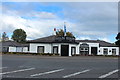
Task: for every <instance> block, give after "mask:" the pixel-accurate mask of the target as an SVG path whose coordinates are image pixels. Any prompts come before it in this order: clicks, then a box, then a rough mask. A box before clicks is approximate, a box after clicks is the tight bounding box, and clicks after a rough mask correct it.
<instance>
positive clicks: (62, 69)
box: [0, 55, 119, 78]
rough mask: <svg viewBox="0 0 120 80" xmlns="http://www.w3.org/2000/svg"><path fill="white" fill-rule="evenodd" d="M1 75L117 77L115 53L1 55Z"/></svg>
mask: <svg viewBox="0 0 120 80" xmlns="http://www.w3.org/2000/svg"><path fill="white" fill-rule="evenodd" d="M2 62H3V65H2V67H1V68H0V70H2V73H0V75H2V76H3V78H118V72H119V69H118V58H117V57H94V56H79V57H55V56H31V55H29V56H28V55H3V56H2Z"/></svg>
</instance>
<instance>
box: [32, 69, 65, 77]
mask: <svg viewBox="0 0 120 80" xmlns="http://www.w3.org/2000/svg"><path fill="white" fill-rule="evenodd" d="M62 70H64V69H57V70H53V71H48V72H43V73H39V74H33V75H30V76H31V77H34V76H40V75H45V74H50V73H55V72H59V71H62Z"/></svg>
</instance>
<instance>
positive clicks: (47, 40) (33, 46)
mask: <svg viewBox="0 0 120 80" xmlns="http://www.w3.org/2000/svg"><path fill="white" fill-rule="evenodd" d="M28 43H29V52H30V53H53V54H59V55H60V56H72V55H119V47H118V46H117V45H115V44H112V43H109V42H105V41H101V40H75V38H74V37H60V36H55V35H52V36H48V37H43V38H39V39H35V40H30V41H28Z"/></svg>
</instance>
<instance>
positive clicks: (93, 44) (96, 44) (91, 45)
mask: <svg viewBox="0 0 120 80" xmlns="http://www.w3.org/2000/svg"><path fill="white" fill-rule="evenodd" d="M83 43H87V42H80V43H79V45H78V48H77V49H78V54H80V53H79V47H80V45H81V44H83ZM87 44H88V45H89V55H91V47H97V49H98V50H97V52H98V51H99V43H87Z"/></svg>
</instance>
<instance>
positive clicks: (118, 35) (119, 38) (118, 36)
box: [115, 32, 120, 47]
mask: <svg viewBox="0 0 120 80" xmlns="http://www.w3.org/2000/svg"><path fill="white" fill-rule="evenodd" d="M116 40H117V41H116V42H115V43H116V45H118V46H119V47H120V32H119V33H118V34H117V36H116Z"/></svg>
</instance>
